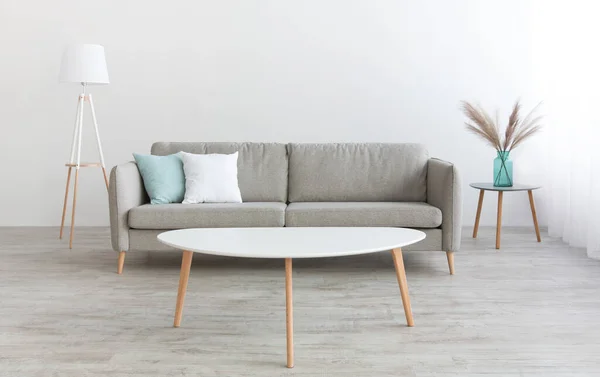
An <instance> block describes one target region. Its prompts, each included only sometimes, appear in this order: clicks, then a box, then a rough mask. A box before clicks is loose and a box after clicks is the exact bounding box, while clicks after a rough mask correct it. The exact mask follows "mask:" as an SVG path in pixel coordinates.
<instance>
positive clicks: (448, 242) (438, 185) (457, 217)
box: [427, 158, 462, 251]
mask: <svg viewBox="0 0 600 377" xmlns="http://www.w3.org/2000/svg"><path fill="white" fill-rule="evenodd" d="M427 203H429V204H431V205H433V206H435V207H437V208H439V209H440V210H441V211H442V249H443V250H444V251H457V250H458V249H459V248H460V235H461V224H462V190H461V181H460V177H459V175H458V169H457V168H456V166H455V165H454V164H451V163H449V162H446V161H442V160H438V159H436V158H431V159H429V163H428V165H427Z"/></svg>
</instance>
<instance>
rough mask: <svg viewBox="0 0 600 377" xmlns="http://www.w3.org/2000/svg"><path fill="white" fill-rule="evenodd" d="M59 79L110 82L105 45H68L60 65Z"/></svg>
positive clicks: (93, 82) (80, 81)
mask: <svg viewBox="0 0 600 377" xmlns="http://www.w3.org/2000/svg"><path fill="white" fill-rule="evenodd" d="M59 81H60V82H78V83H85V84H108V83H109V81H108V70H107V69H106V57H105V56H104V47H102V46H100V45H90V44H80V45H71V46H69V47H67V49H66V50H65V53H64V55H63V59H62V64H61V66H60V76H59Z"/></svg>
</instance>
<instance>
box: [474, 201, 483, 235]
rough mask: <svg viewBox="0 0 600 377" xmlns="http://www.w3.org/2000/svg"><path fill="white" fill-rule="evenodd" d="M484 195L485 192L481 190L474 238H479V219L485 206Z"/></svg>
mask: <svg viewBox="0 0 600 377" xmlns="http://www.w3.org/2000/svg"><path fill="white" fill-rule="evenodd" d="M483 194H485V190H479V203H478V204H477V215H476V216H475V226H474V227H473V238H477V231H478V230H479V218H480V217H481V207H482V206H483Z"/></svg>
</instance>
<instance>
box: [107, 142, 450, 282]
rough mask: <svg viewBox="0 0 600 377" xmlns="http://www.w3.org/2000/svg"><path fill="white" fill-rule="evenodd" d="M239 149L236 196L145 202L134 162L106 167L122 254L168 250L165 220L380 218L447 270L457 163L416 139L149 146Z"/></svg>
mask: <svg viewBox="0 0 600 377" xmlns="http://www.w3.org/2000/svg"><path fill="white" fill-rule="evenodd" d="M179 151H185V152H190V153H233V152H236V151H238V152H239V159H238V180H239V186H240V191H241V194H242V200H243V203H239V204H237V203H214V204H213V203H210V204H164V205H151V204H149V199H148V196H147V195H146V191H145V190H144V184H143V182H142V178H141V176H140V174H139V171H138V168H137V165H136V164H135V163H134V162H128V163H125V164H122V165H118V166H115V167H114V168H113V169H112V171H111V173H110V186H109V203H110V225H111V238H112V246H113V249H114V250H115V251H118V252H119V258H118V269H117V270H118V273H121V272H122V270H123V262H124V259H125V253H126V252H128V251H133V250H168V249H169V248H168V247H167V246H165V245H163V244H161V243H159V242H158V241H157V240H156V236H157V235H158V234H159V233H161V232H163V231H165V230H169V229H181V228H218V227H283V226H288V227H289V226H389V227H408V228H415V229H419V230H422V231H423V232H425V234H426V235H427V237H426V238H425V239H424V240H423V241H421V242H419V243H417V244H414V245H411V246H410V247H407V248H406V250H442V251H445V252H446V253H447V257H448V265H449V268H450V273H454V262H453V261H454V258H453V255H454V254H453V252H454V251H456V250H458V249H459V247H460V232H461V227H460V224H461V185H460V179H459V176H458V171H457V169H456V167H455V166H454V165H453V164H451V163H449V162H445V161H442V160H438V159H433V158H429V155H428V153H427V150H426V149H425V148H424V147H423V146H421V145H418V144H381V143H372V144H371V143H365V144H362V143H344V144H279V143H250V142H248V143H195V142H183V143H168V142H159V143H154V144H153V145H152V151H151V153H152V154H154V155H168V154H172V153H176V152H179Z"/></svg>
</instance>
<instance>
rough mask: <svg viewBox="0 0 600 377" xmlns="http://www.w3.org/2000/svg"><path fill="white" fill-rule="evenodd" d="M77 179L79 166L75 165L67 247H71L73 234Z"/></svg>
mask: <svg viewBox="0 0 600 377" xmlns="http://www.w3.org/2000/svg"><path fill="white" fill-rule="evenodd" d="M78 181H79V166H77V167H75V185H74V186H73V208H72V209H71V232H70V233H69V249H72V248H73V236H74V234H75V208H76V207H77V183H78Z"/></svg>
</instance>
